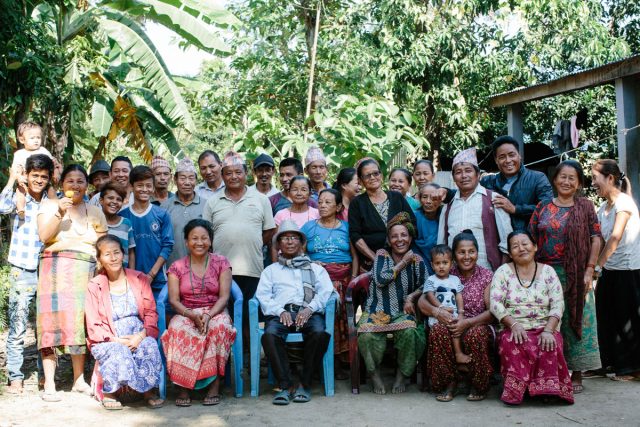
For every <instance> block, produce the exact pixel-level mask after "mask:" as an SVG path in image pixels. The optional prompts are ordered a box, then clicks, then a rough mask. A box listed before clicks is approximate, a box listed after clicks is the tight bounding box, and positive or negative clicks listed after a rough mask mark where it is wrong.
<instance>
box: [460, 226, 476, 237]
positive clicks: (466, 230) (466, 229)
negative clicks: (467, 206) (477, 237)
mask: <svg viewBox="0 0 640 427" xmlns="http://www.w3.org/2000/svg"><path fill="white" fill-rule="evenodd" d="M461 233H465V234H471V235H472V236H473V231H471V230H469V229H468V228H465V229H464V230H462V231H461Z"/></svg>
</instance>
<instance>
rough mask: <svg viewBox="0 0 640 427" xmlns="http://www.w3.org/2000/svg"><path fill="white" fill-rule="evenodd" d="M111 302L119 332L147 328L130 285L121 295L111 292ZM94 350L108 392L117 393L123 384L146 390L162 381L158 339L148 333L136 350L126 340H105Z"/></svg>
mask: <svg viewBox="0 0 640 427" xmlns="http://www.w3.org/2000/svg"><path fill="white" fill-rule="evenodd" d="M111 305H112V311H113V322H114V325H115V329H116V330H115V331H114V332H115V334H116V336H118V337H123V336H125V335H133V334H137V333H139V332H141V331H142V330H143V329H144V324H143V323H142V320H140V317H139V312H138V305H137V303H136V298H135V296H134V295H133V292H132V291H131V289H129V290H128V291H127V292H126V293H124V294H122V295H114V294H111ZM91 354H93V357H94V358H95V359H96V361H97V362H98V364H99V365H98V369H99V371H100V375H101V376H102V380H103V387H102V390H103V392H105V393H115V392H116V391H118V390H119V389H120V388H121V387H123V386H128V387H130V388H132V389H133V390H135V391H138V392H140V393H144V392H146V391H149V390H151V389H152V388H155V387H157V386H158V384H159V382H160V372H161V370H162V360H161V358H160V350H159V349H158V343H157V342H156V340H155V339H153V338H151V337H145V338H144V339H143V340H142V341H141V342H140V345H139V346H138V348H137V349H136V350H135V351H133V352H132V351H131V350H129V348H128V347H127V346H125V345H124V344H120V343H117V342H103V343H100V344H95V345H94V346H93V347H91Z"/></svg>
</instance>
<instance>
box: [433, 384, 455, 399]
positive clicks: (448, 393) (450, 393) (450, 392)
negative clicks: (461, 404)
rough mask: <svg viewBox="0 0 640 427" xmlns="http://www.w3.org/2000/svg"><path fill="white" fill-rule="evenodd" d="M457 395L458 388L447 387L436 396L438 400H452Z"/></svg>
mask: <svg viewBox="0 0 640 427" xmlns="http://www.w3.org/2000/svg"><path fill="white" fill-rule="evenodd" d="M455 396H456V388H455V387H454V388H451V387H447V389H446V390H445V391H444V392H442V393H440V394H439V395H437V396H436V400H437V401H438V402H451V401H452V400H453V398H454V397H455Z"/></svg>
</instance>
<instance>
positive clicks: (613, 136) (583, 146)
mask: <svg viewBox="0 0 640 427" xmlns="http://www.w3.org/2000/svg"><path fill="white" fill-rule="evenodd" d="M637 128H640V123H639V124H637V125H635V126H633V127H630V128H625V129H622V130H620V133H622V134H624V135H626V134H627V133H629V131H632V130H634V129H637ZM616 137H617V134H614V135H609V136H605V137H604V138H601V139H599V140H597V141H589V142H585V143H584V144H583V145H581V146H579V147H576V148H572V149H571V150H567V151H564V152H562V153H560V154H554V155H553V156H549V157H545V158H544V159H540V160H536V161H535V162H531V163H527V164H525V166H531V165H535V164H537V163H542V162H546V161H547V160H551V159H554V158H556V157H560V158H562V157H563V156H566V155H568V154H569V153H572V152H574V151H578V150H582V151H586V150H587V148H588V147H589V145H591V144H598V143H600V142H603V141H607V140H610V139H612V138H616ZM483 160H484V159H483Z"/></svg>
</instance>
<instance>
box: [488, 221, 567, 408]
mask: <svg viewBox="0 0 640 427" xmlns="http://www.w3.org/2000/svg"><path fill="white" fill-rule="evenodd" d="M507 244H508V250H509V255H510V256H511V258H512V259H513V262H510V263H508V264H504V265H502V266H500V268H498V269H497V270H496V272H495V274H494V275H493V281H492V282H491V291H490V297H491V302H490V304H491V305H490V307H491V313H492V314H493V315H494V316H496V318H497V319H498V320H499V321H500V325H501V328H502V330H501V331H500V333H499V334H498V353H499V354H500V362H501V370H502V376H503V377H504V389H503V391H502V396H501V399H502V401H503V402H504V403H506V404H509V405H519V404H520V403H522V400H523V399H524V395H525V393H526V392H527V391H528V392H529V395H530V396H557V397H559V398H560V399H563V400H565V401H567V402H569V403H573V387H572V385H571V377H570V376H569V370H568V369H567V362H566V361H565V358H564V353H563V350H562V346H563V341H562V335H561V334H560V332H559V323H560V319H562V313H563V311H564V296H563V293H562V285H561V284H560V279H558V275H557V274H556V272H555V270H554V269H553V267H551V266H549V265H546V264H541V263H539V262H536V260H535V256H536V251H537V250H538V247H537V246H536V244H535V243H534V241H533V238H532V237H531V235H530V234H529V233H528V232H527V231H523V230H518V231H514V232H512V233H511V234H509V236H508V238H507Z"/></svg>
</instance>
